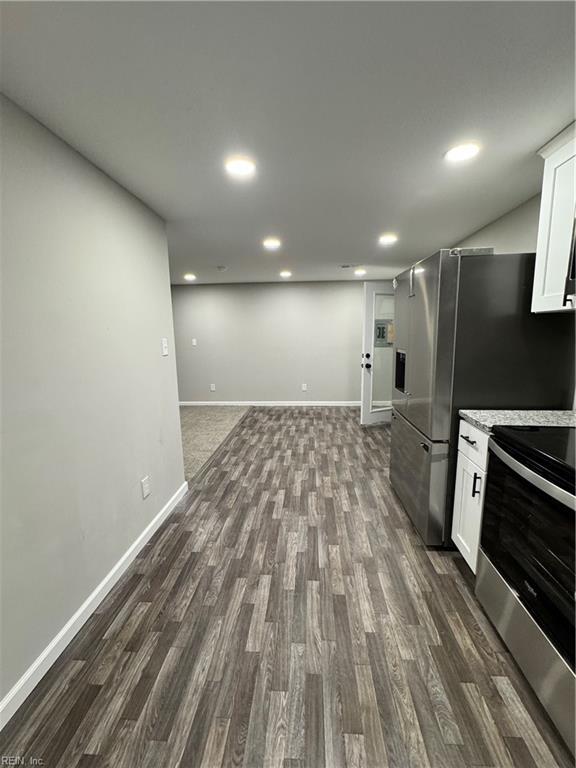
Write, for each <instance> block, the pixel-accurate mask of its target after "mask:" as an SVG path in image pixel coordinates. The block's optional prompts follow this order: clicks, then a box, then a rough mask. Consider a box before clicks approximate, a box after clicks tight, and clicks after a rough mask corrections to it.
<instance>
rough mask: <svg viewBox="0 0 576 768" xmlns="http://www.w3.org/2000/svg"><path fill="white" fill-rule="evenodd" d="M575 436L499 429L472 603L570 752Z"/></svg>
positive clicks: (562, 430) (555, 430)
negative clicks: (501, 642) (497, 635)
mask: <svg viewBox="0 0 576 768" xmlns="http://www.w3.org/2000/svg"><path fill="white" fill-rule="evenodd" d="M575 432H576V428H575V427H495V428H494V431H493V436H492V437H491V438H490V442H489V444H488V445H489V460H488V473H487V484H486V492H485V493H486V495H485V499H484V513H483V515H484V516H483V521H482V533H481V546H480V553H479V559H478V573H477V580H476V595H477V597H478V599H479V601H480V603H481V604H482V606H483V607H484V610H485V611H486V613H487V614H488V616H489V618H490V619H491V621H492V623H493V624H494V625H495V627H496V629H497V630H498V632H499V633H500V635H501V637H502V639H503V640H504V642H505V643H506V645H507V646H508V648H509V650H510V652H511V654H512V655H513V656H514V658H515V659H516V662H517V663H518V665H519V666H520V668H521V669H522V671H523V672H524V675H525V676H526V678H527V679H528V682H529V683H530V684H531V686H532V687H533V689H534V691H535V693H536V695H537V696H538V698H539V699H540V701H541V702H542V704H543V705H544V707H545V709H546V710H547V712H548V714H549V715H550V717H551V719H552V720H553V721H554V723H555V725H556V727H557V728H558V731H559V732H560V734H561V735H562V737H563V738H564V740H565V741H566V743H567V745H568V747H569V748H570V749H571V750H572V753H574V695H575V676H574V642H575V636H574V588H575V581H574V515H575V496H574V486H575V470H574V451H575Z"/></svg>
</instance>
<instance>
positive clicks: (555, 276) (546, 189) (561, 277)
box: [532, 140, 576, 312]
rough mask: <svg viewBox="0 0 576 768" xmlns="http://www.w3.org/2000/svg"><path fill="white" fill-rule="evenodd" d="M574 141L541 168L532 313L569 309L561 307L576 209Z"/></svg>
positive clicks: (551, 156)
mask: <svg viewBox="0 0 576 768" xmlns="http://www.w3.org/2000/svg"><path fill="white" fill-rule="evenodd" d="M575 146H576V142H575V141H574V140H571V141H569V142H568V143H567V144H565V145H564V146H562V147H560V148H559V149H557V150H556V151H555V152H553V153H552V154H551V155H550V156H549V157H548V158H547V159H546V162H545V165H544V178H543V180H542V201H541V203H540V219H539V223H538V243H537V245H536V268H535V272H534V290H533V294H532V311H533V312H557V311H566V310H570V309H571V307H570V306H568V307H566V306H564V304H563V301H564V285H565V281H566V275H567V273H568V262H569V259H570V246H571V241H572V229H573V227H574V210H575V207H576V189H575V181H576V149H575Z"/></svg>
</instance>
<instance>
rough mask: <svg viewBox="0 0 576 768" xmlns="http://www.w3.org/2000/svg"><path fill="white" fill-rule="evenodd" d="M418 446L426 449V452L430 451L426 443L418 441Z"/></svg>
mask: <svg viewBox="0 0 576 768" xmlns="http://www.w3.org/2000/svg"><path fill="white" fill-rule="evenodd" d="M420 448H422V449H423V450H424V451H426V453H430V446H429V445H426V443H420Z"/></svg>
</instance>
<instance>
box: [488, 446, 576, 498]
mask: <svg viewBox="0 0 576 768" xmlns="http://www.w3.org/2000/svg"><path fill="white" fill-rule="evenodd" d="M488 449H489V450H490V451H492V453H493V454H494V455H495V456H497V457H498V458H499V459H500V461H502V462H504V464H506V466H507V467H509V468H510V469H511V470H512V471H513V472H516V474H517V475H520V477H521V478H523V479H524V480H526V481H527V482H528V483H531V485H533V486H535V487H536V488H538V489H539V490H541V491H542V492H543V493H545V494H546V495H547V496H551V497H552V498H553V499H556V501H559V502H560V503H561V504H564V505H566V506H567V507H570V509H574V502H575V501H576V499H575V497H574V496H573V495H572V494H571V493H569V492H568V491H565V490H564V488H559V487H558V486H557V485H554V483H551V482H550V481H549V480H545V479H544V478H543V477H540V475H538V474H537V473H536V472H533V471H532V470H531V469H528V467H525V466H524V464H521V463H520V462H519V461H518V460H517V459H515V458H513V457H512V456H510V454H508V453H506V451H503V450H502V448H501V447H500V446H499V445H497V444H496V443H495V442H494V438H492V437H491V438H490V440H489V441H488ZM488 481H490V472H488Z"/></svg>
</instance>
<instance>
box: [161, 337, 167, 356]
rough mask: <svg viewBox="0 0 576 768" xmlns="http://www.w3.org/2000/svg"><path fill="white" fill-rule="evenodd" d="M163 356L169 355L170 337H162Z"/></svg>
mask: <svg viewBox="0 0 576 768" xmlns="http://www.w3.org/2000/svg"><path fill="white" fill-rule="evenodd" d="M162 357H168V339H167V338H166V337H163V338H162Z"/></svg>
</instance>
